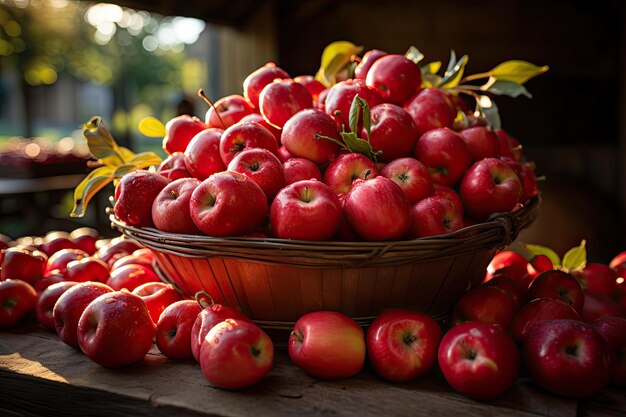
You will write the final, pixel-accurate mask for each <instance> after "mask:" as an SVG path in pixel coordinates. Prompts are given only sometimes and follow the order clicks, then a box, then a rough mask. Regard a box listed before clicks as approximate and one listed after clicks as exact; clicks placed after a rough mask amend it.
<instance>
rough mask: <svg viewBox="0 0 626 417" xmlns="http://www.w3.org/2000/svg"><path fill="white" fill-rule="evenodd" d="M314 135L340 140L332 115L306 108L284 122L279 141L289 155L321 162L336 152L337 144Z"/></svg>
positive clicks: (337, 149)
mask: <svg viewBox="0 0 626 417" xmlns="http://www.w3.org/2000/svg"><path fill="white" fill-rule="evenodd" d="M316 135H320V136H327V137H330V138H333V139H335V140H337V141H340V142H341V136H340V135H339V131H338V130H337V125H336V124H335V122H334V120H333V119H332V117H330V116H329V115H327V114H326V113H324V112H323V111H321V110H315V109H307V110H303V111H301V112H299V113H297V114H295V115H294V116H293V117H292V118H290V119H289V120H288V121H287V122H286V123H285V125H284V126H283V132H282V134H281V138H280V141H281V143H282V144H283V146H285V148H287V150H288V151H289V153H290V154H291V155H293V156H295V157H298V158H306V159H308V160H311V161H313V162H315V163H316V164H323V163H325V162H327V161H328V160H329V159H330V158H331V157H333V156H334V155H336V154H337V152H338V151H339V146H338V145H337V144H336V143H334V142H331V141H328V140H324V139H316ZM307 179H308V178H307Z"/></svg>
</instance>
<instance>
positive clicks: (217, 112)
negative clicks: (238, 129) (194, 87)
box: [198, 89, 226, 129]
mask: <svg viewBox="0 0 626 417" xmlns="http://www.w3.org/2000/svg"><path fill="white" fill-rule="evenodd" d="M198 96H199V97H200V98H201V99H202V100H204V102H205V103H207V104H208V105H209V106H210V107H212V108H213V110H215V114H216V115H217V118H218V119H219V120H220V123H221V124H222V129H226V123H224V121H223V120H222V116H220V112H219V111H218V110H217V107H215V104H213V102H212V101H211V100H210V99H209V98H208V97H207V96H206V94H204V90H203V89H199V90H198Z"/></svg>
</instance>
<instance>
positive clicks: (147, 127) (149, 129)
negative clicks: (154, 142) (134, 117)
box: [139, 116, 167, 138]
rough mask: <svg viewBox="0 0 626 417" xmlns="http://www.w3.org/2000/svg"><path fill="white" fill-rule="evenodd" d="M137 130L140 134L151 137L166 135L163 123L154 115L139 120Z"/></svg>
mask: <svg viewBox="0 0 626 417" xmlns="http://www.w3.org/2000/svg"><path fill="white" fill-rule="evenodd" d="M139 131H140V132H141V134H142V135H145V136H148V137H151V138H164V137H165V135H167V132H166V130H165V125H163V123H162V122H161V121H160V120H159V119H157V118H156V117H152V116H150V117H144V118H143V119H141V121H140V122H139Z"/></svg>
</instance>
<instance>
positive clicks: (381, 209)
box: [343, 177, 411, 241]
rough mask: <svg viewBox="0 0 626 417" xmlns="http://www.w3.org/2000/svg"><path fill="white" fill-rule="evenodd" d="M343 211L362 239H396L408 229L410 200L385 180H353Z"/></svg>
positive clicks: (382, 178)
mask: <svg viewBox="0 0 626 417" xmlns="http://www.w3.org/2000/svg"><path fill="white" fill-rule="evenodd" d="M343 208H344V213H345V215H346V218H347V220H348V223H349V224H350V227H351V228H352V230H354V231H355V232H356V234H357V235H358V236H359V237H361V238H362V239H364V240H378V241H380V240H399V239H402V237H404V235H405V234H406V233H407V231H408V230H409V226H410V222H411V214H410V209H411V204H410V203H409V199H408V198H407V197H406V195H404V192H403V191H402V189H401V188H400V186H399V185H398V184H396V183H395V182H393V181H392V180H390V179H388V178H385V177H376V178H373V179H371V180H361V179H359V180H356V181H355V182H354V185H353V186H352V188H351V189H350V191H349V192H348V194H347V195H346V199H345V203H344V207H343Z"/></svg>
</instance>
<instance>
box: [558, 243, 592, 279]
mask: <svg viewBox="0 0 626 417" xmlns="http://www.w3.org/2000/svg"><path fill="white" fill-rule="evenodd" d="M586 243H587V242H586V241H585V240H584V239H583V241H582V242H580V245H578V246H576V247H575V248H572V249H570V250H568V251H567V252H566V253H565V255H563V268H564V269H565V270H567V271H571V270H574V269H581V268H584V267H585V265H586V264H587V248H585V245H586Z"/></svg>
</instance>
